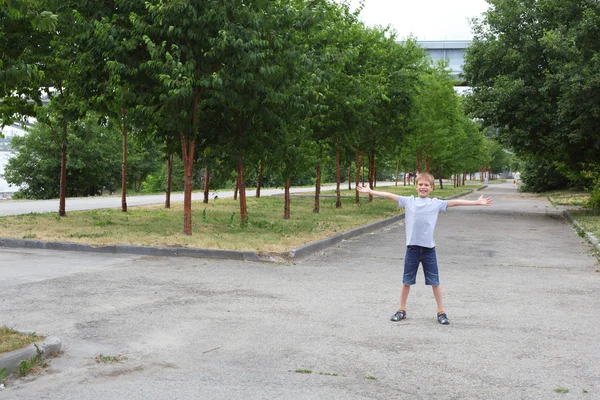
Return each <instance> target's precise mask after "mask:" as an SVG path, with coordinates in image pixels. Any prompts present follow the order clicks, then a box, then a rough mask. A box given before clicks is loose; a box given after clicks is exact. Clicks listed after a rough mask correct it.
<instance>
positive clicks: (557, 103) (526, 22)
mask: <svg viewBox="0 0 600 400" xmlns="http://www.w3.org/2000/svg"><path fill="white" fill-rule="evenodd" d="M492 4H493V7H492V8H490V9H489V11H488V12H487V13H486V14H485V15H484V17H483V18H482V19H481V20H480V21H478V22H477V23H476V24H475V37H474V40H473V43H472V45H471V46H470V47H469V48H468V49H467V53H466V57H465V65H464V70H465V76H466V79H467V81H468V82H469V84H470V85H471V86H472V87H473V95H472V96H470V97H469V98H468V106H469V110H470V112H471V114H472V115H473V116H474V117H477V118H481V119H483V121H484V123H485V124H487V125H489V126H494V127H501V129H500V130H499V132H500V138H501V139H502V140H503V141H504V142H505V143H506V144H508V145H509V147H510V148H512V149H514V151H516V152H517V154H518V155H519V156H524V157H529V158H530V159H534V160H542V159H544V160H546V161H545V162H537V161H535V162H534V164H533V165H532V164H530V165H529V167H528V169H529V171H530V172H531V175H529V178H528V179H529V181H528V182H527V183H528V184H527V185H526V188H531V189H533V188H535V189H536V190H547V189H551V188H554V187H556V185H557V184H561V185H564V184H567V183H569V184H572V185H576V186H581V185H586V183H585V182H584V180H585V176H584V175H585V171H587V170H590V168H589V165H590V164H595V167H594V168H592V170H595V171H598V170H599V168H598V163H597V155H598V153H599V152H600V136H599V135H598V133H597V127H598V125H599V123H600V97H599V96H600V68H598V57H599V56H600V50H599V48H598V46H597V38H598V36H599V35H600V3H598V2H594V1H579V0H548V1H543V2H540V1H533V0H528V1H518V0H497V1H494V2H493V3H492ZM544 163H545V164H544ZM542 165H547V166H548V167H549V168H550V170H549V171H547V173H546V174H544V173H542V172H540V171H539V170H538V168H539V167H540V166H542ZM557 170H558V171H560V174H559V175H562V176H563V178H561V177H560V176H558V175H557V174H556V171H557ZM524 175H525V174H524ZM545 175H548V176H547V177H548V178H550V179H549V180H548V181H546V180H543V179H540V178H543V177H545ZM565 177H566V178H568V180H566V179H564V178H565ZM582 179H583V180H582ZM588 183H589V182H588Z"/></svg>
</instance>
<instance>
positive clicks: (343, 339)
mask: <svg viewBox="0 0 600 400" xmlns="http://www.w3.org/2000/svg"><path fill="white" fill-rule="evenodd" d="M480 194H484V195H485V196H491V197H492V198H493V201H494V204H493V205H492V206H491V207H456V208H452V209H450V210H449V211H448V212H447V213H444V214H442V215H441V216H440V218H439V220H438V226H437V229H436V242H437V253H438V262H439V265H440V279H441V284H442V288H443V290H444V301H445V308H446V312H447V313H448V316H449V318H450V322H451V323H450V325H448V326H443V325H440V324H438V322H437V320H436V318H435V314H436V307H435V302H434V299H433V295H432V293H431V289H429V288H428V287H426V286H424V283H423V278H422V275H421V274H419V276H418V278H417V285H416V286H414V287H413V288H412V290H411V293H410V296H409V300H408V307H407V308H408V310H407V319H406V320H404V321H401V322H391V321H390V320H389V318H390V316H391V315H392V314H393V313H394V311H395V310H396V308H397V305H398V296H399V289H400V285H401V278H402V264H403V257H404V226H403V222H402V221H400V222H397V223H395V224H393V225H390V226H388V227H386V228H384V229H380V230H377V231H374V232H371V233H368V234H364V235H361V236H358V237H355V238H352V239H350V240H345V241H343V242H341V243H339V244H337V245H335V246H334V247H331V248H328V249H325V250H323V251H320V252H318V253H316V254H313V255H310V256H308V257H306V258H303V259H301V260H299V261H297V262H294V263H292V262H289V263H272V262H271V263H263V262H249V261H233V260H206V259H196V258H188V257H178V258H169V257H151V256H142V255H123V254H100V253H77V252H63V251H50V250H34V249H6V248H0V257H1V259H2V263H1V264H0V325H8V326H11V327H14V328H17V329H20V330H32V331H36V332H37V333H38V334H44V335H49V336H55V337H58V338H60V340H61V341H62V354H61V355H60V356H59V357H57V358H54V359H51V360H50V367H49V369H48V370H46V371H45V372H43V373H42V374H40V375H37V376H28V377H26V378H23V379H12V378H11V379H10V380H9V381H8V382H7V387H6V388H5V389H3V390H0V399H2V400H4V399H27V400H29V399H61V400H70V399H73V400H88V399H89V400H91V399H109V400H110V399H115V400H116V399H128V400H134V399H144V400H147V399H228V400H229V399H244V400H250V399H290V400H292V399H293V400H297V399H344V400H345V399H350V400H352V399H554V398H556V399H600V351H598V349H599V345H598V343H599V342H600V340H599V339H600V328H599V327H598V318H597V316H596V310H598V309H600V296H598V289H599V288H600V272H599V270H600V266H599V265H598V261H597V258H596V257H595V254H594V252H593V251H594V248H593V246H592V245H590V244H589V243H587V242H585V241H584V240H583V239H582V238H581V237H580V236H578V235H577V234H576V232H575V230H574V229H573V228H572V227H571V225H570V224H569V223H568V222H567V221H566V220H565V219H564V218H563V217H562V215H561V212H562V210H560V209H556V208H555V207H553V206H552V205H551V204H550V203H549V202H547V201H546V200H545V199H544V198H541V197H536V196H532V195H527V194H522V193H518V192H517V191H516V189H515V188H514V187H513V185H512V183H504V184H493V185H490V186H489V187H488V188H487V189H484V190H482V191H480V192H476V193H473V194H471V195H469V196H468V198H476V197H477V196H479V195H480ZM377 201H385V200H377ZM357 218H360V216H359V215H357ZM99 355H103V356H109V357H119V359H120V360H121V361H120V362H117V363H102V362H101V363H99V362H97V361H96V358H97V357H98V356H99Z"/></svg>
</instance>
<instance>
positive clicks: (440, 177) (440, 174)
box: [438, 169, 444, 190]
mask: <svg viewBox="0 0 600 400" xmlns="http://www.w3.org/2000/svg"><path fill="white" fill-rule="evenodd" d="M438 174H439V181H440V190H444V183H443V182H442V170H441V169H440V170H439V171H438Z"/></svg>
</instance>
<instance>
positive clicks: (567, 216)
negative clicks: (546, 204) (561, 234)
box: [562, 210, 600, 251]
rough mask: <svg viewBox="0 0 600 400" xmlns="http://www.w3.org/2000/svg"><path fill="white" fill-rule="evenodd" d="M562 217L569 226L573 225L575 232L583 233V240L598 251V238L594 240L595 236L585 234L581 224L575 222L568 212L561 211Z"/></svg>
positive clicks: (599, 245) (588, 233) (599, 247)
mask: <svg viewBox="0 0 600 400" xmlns="http://www.w3.org/2000/svg"><path fill="white" fill-rule="evenodd" d="M562 215H563V217H565V219H566V220H567V221H569V222H570V223H571V225H573V227H574V228H575V230H576V231H577V232H582V233H583V237H584V238H585V240H587V241H588V242H589V243H591V244H592V245H593V246H594V247H596V249H597V250H599V251H600V242H599V241H598V238H596V236H594V235H592V234H591V233H590V232H586V231H585V229H584V228H583V226H581V224H580V223H579V222H577V221H576V220H575V218H574V217H573V215H572V214H571V213H570V212H569V211H567V210H565V211H563V212H562Z"/></svg>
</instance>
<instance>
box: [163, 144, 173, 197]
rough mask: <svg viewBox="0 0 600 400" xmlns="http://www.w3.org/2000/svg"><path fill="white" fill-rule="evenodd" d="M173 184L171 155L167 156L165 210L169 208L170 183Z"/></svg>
mask: <svg viewBox="0 0 600 400" xmlns="http://www.w3.org/2000/svg"><path fill="white" fill-rule="evenodd" d="M172 182H173V154H169V155H168V156H167V192H166V193H165V208H171V183H172Z"/></svg>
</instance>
